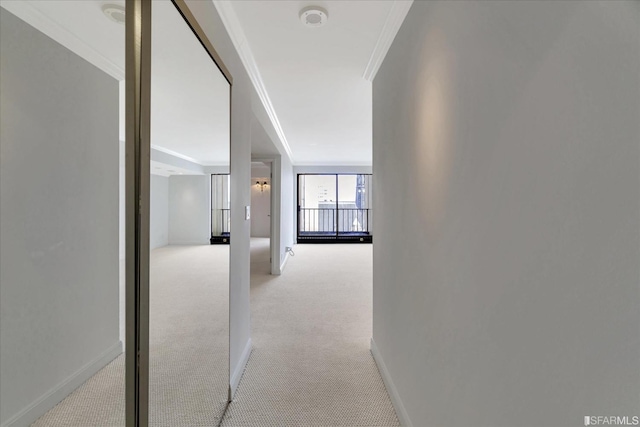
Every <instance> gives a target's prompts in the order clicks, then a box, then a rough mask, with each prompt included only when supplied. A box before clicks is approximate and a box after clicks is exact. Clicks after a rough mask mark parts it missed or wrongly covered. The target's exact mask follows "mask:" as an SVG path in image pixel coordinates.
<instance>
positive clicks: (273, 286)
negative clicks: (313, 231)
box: [222, 238, 399, 427]
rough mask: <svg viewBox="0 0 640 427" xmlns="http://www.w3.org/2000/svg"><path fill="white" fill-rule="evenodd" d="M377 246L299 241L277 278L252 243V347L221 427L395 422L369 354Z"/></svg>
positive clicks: (260, 242)
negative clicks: (373, 262) (373, 265)
mask: <svg viewBox="0 0 640 427" xmlns="http://www.w3.org/2000/svg"><path fill="white" fill-rule="evenodd" d="M372 249H373V248H372V246H371V245H358V244H355V245H354V244H351V245H349V244H345V245H334V244H332V245H298V246H296V247H295V249H294V250H295V253H296V256H295V257H293V258H290V259H289V261H288V263H287V267H286V273H285V274H284V275H282V276H271V275H269V274H268V270H269V239H257V238H254V239H252V241H251V315H252V317H251V325H252V337H253V352H252V354H251V357H250V359H249V363H248V364H247V368H246V370H245V372H244V375H243V377H242V380H241V381H240V385H239V387H238V391H237V393H236V396H235V398H234V401H233V402H232V403H231V404H230V406H229V408H228V410H227V413H226V414H225V417H224V419H223V423H222V425H223V426H227V427H230V426H396V425H399V424H398V420H397V418H396V415H395V412H394V409H393V407H392V405H391V401H390V399H389V397H388V395H387V392H386V390H385V388H384V384H383V382H382V379H381V377H380V374H379V373H378V369H377V367H376V365H375V363H374V361H373V358H372V356H371V354H370V352H369V341H370V339H371V303H372V296H371V290H372V288H371V280H372V277H371V271H372Z"/></svg>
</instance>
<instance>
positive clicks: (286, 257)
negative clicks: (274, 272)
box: [278, 252, 291, 274]
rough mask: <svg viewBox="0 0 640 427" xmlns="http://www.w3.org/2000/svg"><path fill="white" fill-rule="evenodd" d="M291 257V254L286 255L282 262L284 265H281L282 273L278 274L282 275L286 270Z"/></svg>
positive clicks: (286, 253)
mask: <svg viewBox="0 0 640 427" xmlns="http://www.w3.org/2000/svg"><path fill="white" fill-rule="evenodd" d="M290 256H291V254H289V252H285V253H284V259H283V260H282V264H280V272H279V273H278V274H282V272H283V271H284V268H285V267H286V266H287V261H289V257H290Z"/></svg>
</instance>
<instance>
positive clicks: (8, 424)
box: [2, 341, 122, 427]
mask: <svg viewBox="0 0 640 427" xmlns="http://www.w3.org/2000/svg"><path fill="white" fill-rule="evenodd" d="M120 354H122V341H118V342H117V343H115V344H114V345H113V346H111V347H110V348H109V349H107V350H106V351H105V352H104V353H102V354H101V355H100V356H98V357H97V358H96V359H94V360H93V361H91V362H89V363H87V364H86V365H84V366H83V367H81V368H80V369H79V370H77V371H76V372H75V373H73V374H72V375H71V376H69V377H68V378H67V379H66V380H64V381H62V382H61V383H59V384H58V385H56V386H55V387H53V388H52V389H51V390H49V391H48V392H46V393H45V394H43V395H42V396H40V397H39V398H38V399H36V400H35V401H33V402H32V403H31V404H30V405H28V406H27V407H26V408H24V409H23V410H21V411H20V412H18V413H17V414H16V415H14V416H13V417H11V418H10V419H8V420H7V421H5V423H4V424H2V427H18V426H28V425H31V424H32V423H33V422H34V421H36V420H37V419H38V418H40V417H41V416H43V415H44V414H45V413H46V412H47V411H48V410H49V409H51V408H53V407H54V406H56V405H57V404H58V403H60V402H61V401H62V400H63V399H64V398H65V397H67V396H68V395H69V394H71V392H73V391H74V390H75V389H77V388H78V387H80V386H81V385H82V384H84V382H86V381H87V380H88V379H89V378H91V377H92V376H93V375H95V374H96V373H97V372H98V371H99V370H100V369H102V368H104V367H105V366H106V365H107V364H109V362H111V361H112V360H113V359H115V358H116V357H118V356H119V355H120Z"/></svg>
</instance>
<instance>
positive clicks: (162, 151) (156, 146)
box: [151, 144, 208, 166]
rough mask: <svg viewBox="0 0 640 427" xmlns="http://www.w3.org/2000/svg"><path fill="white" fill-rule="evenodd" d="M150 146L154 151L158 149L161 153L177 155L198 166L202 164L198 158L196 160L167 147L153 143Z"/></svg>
mask: <svg viewBox="0 0 640 427" xmlns="http://www.w3.org/2000/svg"><path fill="white" fill-rule="evenodd" d="M151 148H153V149H154V150H156V151H160V152H161V153H165V154H169V155H170V156H173V157H177V158H179V159H182V160H186V161H188V162H191V163H195V164H196V165H198V166H203V164H202V163H201V162H200V161H199V160H196V159H194V158H193V157H189V156H185V155H184V154H181V153H178V152H177V151H173V150H169V149H168V148H164V147H160V146H158V145H153V144H152V145H151ZM207 166H208V165H207Z"/></svg>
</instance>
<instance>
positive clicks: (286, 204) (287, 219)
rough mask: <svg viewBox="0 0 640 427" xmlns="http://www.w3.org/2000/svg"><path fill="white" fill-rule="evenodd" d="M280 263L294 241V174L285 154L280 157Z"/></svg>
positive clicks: (295, 214) (295, 206)
mask: <svg viewBox="0 0 640 427" xmlns="http://www.w3.org/2000/svg"><path fill="white" fill-rule="evenodd" d="M280 183H281V190H280V192H281V193H280V197H281V200H280V230H281V231H280V232H281V238H280V263H281V264H280V265H282V263H283V262H284V261H285V260H286V257H287V256H288V255H287V253H286V248H287V247H293V246H294V245H295V242H296V216H297V214H298V213H297V210H296V209H297V205H296V176H295V175H294V173H293V166H292V165H291V161H290V160H289V158H288V157H287V156H282V158H281V159H280Z"/></svg>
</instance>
